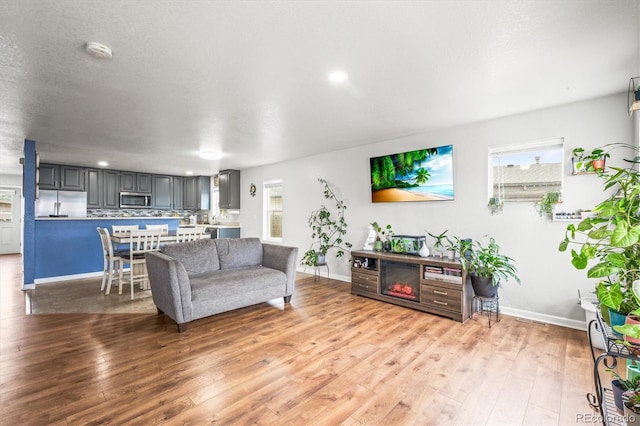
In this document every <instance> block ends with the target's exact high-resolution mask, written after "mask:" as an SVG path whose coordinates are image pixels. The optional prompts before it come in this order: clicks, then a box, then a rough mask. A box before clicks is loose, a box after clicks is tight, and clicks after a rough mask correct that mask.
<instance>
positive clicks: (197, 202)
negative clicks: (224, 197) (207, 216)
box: [183, 176, 211, 210]
mask: <svg viewBox="0 0 640 426" xmlns="http://www.w3.org/2000/svg"><path fill="white" fill-rule="evenodd" d="M183 208H184V209H185V210H209V209H210V208H211V177H209V176H189V177H186V178H184V204H183Z"/></svg>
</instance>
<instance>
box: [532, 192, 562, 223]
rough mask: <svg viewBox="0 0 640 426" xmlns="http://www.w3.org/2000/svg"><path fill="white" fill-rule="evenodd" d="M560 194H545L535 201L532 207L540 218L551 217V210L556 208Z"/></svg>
mask: <svg viewBox="0 0 640 426" xmlns="http://www.w3.org/2000/svg"><path fill="white" fill-rule="evenodd" d="M561 199H562V194H561V193H560V192H545V193H544V195H543V196H542V198H541V199H539V200H538V201H536V202H535V203H534V204H533V206H534V207H535V209H536V211H537V212H538V214H539V215H540V217H544V216H547V217H549V218H552V217H553V210H554V209H555V208H556V204H558V203H560V202H561Z"/></svg>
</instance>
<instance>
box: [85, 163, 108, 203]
mask: <svg viewBox="0 0 640 426" xmlns="http://www.w3.org/2000/svg"><path fill="white" fill-rule="evenodd" d="M103 173H104V172H103V171H102V170H99V169H86V173H85V183H84V187H85V189H86V190H87V208H89V209H101V208H102V199H103V192H102V183H103Z"/></svg>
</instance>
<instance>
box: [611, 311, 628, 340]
mask: <svg viewBox="0 0 640 426" xmlns="http://www.w3.org/2000/svg"><path fill="white" fill-rule="evenodd" d="M609 318H610V320H611V329H612V331H613V334H615V335H616V337H617V338H618V339H621V338H622V334H620V333H618V332H617V331H615V330H614V329H613V327H614V326H616V325H624V322H625V321H626V319H627V316H626V315H623V314H621V313H620V312H618V311H616V310H613V309H611V308H609Z"/></svg>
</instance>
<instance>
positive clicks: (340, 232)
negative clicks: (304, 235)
mask: <svg viewBox="0 0 640 426" xmlns="http://www.w3.org/2000/svg"><path fill="white" fill-rule="evenodd" d="M318 182H320V183H321V184H322V185H323V186H324V198H326V199H327V200H333V201H334V202H335V208H336V212H335V215H332V214H331V211H329V209H328V208H327V207H325V206H324V205H323V206H321V207H320V208H319V209H317V210H314V211H312V212H311V215H310V216H309V219H308V220H307V223H308V224H309V228H311V239H313V240H315V241H313V242H312V243H311V246H310V247H309V250H307V251H306V252H305V253H304V256H302V260H301V261H300V263H301V264H302V265H306V266H314V265H317V264H318V263H319V262H318V257H319V256H323V257H324V256H326V255H327V253H328V252H329V250H331V249H336V257H342V256H344V253H345V251H347V250H349V249H350V248H351V246H352V244H351V243H349V242H348V241H345V240H344V236H345V235H346V233H347V222H346V221H345V219H344V212H345V210H346V209H347V206H346V205H345V204H344V202H343V201H342V200H340V199H338V198H337V197H336V194H335V193H334V192H333V190H332V189H331V187H330V186H329V183H328V182H327V181H326V180H324V179H318Z"/></svg>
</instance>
